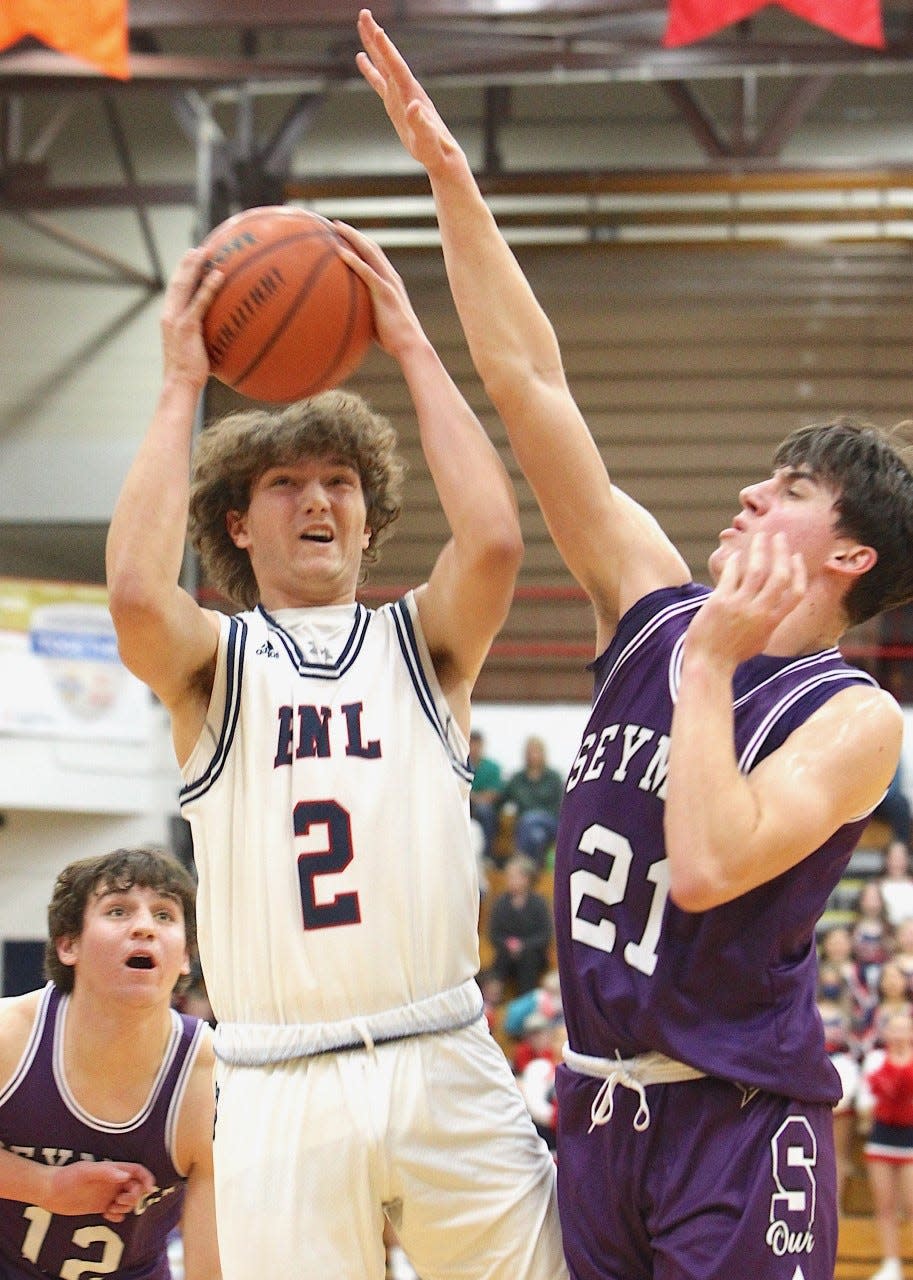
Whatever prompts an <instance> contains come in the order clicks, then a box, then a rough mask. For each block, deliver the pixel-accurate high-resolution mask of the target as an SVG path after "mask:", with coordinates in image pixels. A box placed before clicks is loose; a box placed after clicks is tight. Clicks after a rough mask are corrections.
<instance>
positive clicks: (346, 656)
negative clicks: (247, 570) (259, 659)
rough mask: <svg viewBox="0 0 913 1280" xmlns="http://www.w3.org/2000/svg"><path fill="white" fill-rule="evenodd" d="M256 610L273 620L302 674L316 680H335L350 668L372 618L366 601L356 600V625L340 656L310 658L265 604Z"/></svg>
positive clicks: (270, 623)
mask: <svg viewBox="0 0 913 1280" xmlns="http://www.w3.org/2000/svg"><path fill="white" fill-rule="evenodd" d="M256 612H257V613H259V614H261V616H262V617H263V618H264V619H265V620H266V622H267V623H268V624H269V627H270V630H271V631H273V632H274V634H275V636H276V639H277V640H278V641H280V643H281V644H282V646H283V647H284V649H285V651H286V653H287V654H288V656H289V658H290V659H291V662H292V665H293V666H294V667H295V668H296V670H297V671H298V673H299V675H302V676H309V677H313V678H314V679H315V680H335V679H337V678H338V677H339V676H341V675H344V674H345V672H346V671H348V669H349V667H351V665H352V663H353V662H354V661H355V659H356V658H357V657H358V655H359V652H360V651H361V646H362V645H363V644H364V640H365V635H366V634H367V631H368V626H369V624H370V621H371V614H370V611H369V610H368V609H366V608H365V606H364V605H363V604H357V603H356V605H355V611H354V613H353V615H352V629H351V631H350V632H349V638H348V639H347V640H346V642H345V644H344V645H343V647H342V650H341V651H340V654H339V656H338V658H335V659H334V660H333V661H332V662H309V661H308V660H307V659H306V658H305V656H304V654H303V653H302V652H301V649H300V647H299V645H298V642H297V641H296V640H295V637H294V636H293V635H292V634H291V633H290V632H289V631H286V630H285V628H284V627H283V626H282V624H281V623H279V622H277V621H276V619H275V618H274V617H273V616H272V614H270V613H268V612H267V611H266V609H264V608H263V605H262V604H258V605H257V608H256Z"/></svg>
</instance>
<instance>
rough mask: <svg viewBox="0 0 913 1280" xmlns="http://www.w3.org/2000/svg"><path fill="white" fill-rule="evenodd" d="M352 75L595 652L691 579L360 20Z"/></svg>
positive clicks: (446, 135) (413, 91) (463, 164)
mask: <svg viewBox="0 0 913 1280" xmlns="http://www.w3.org/2000/svg"><path fill="white" fill-rule="evenodd" d="M358 30H359V35H360V37H361V41H362V44H363V46H364V52H363V53H360V54H359V55H358V59H357V61H358V66H359V69H360V70H361V73H362V75H363V76H364V77H365V79H366V80H367V82H368V83H369V84H370V85H371V86H372V88H374V90H375V91H376V92H377V94H378V95H379V96H380V98H381V99H382V100H383V103H384V106H385V108H386V110H387V114H388V115H389V117H390V120H391V121H392V123H393V125H394V127H395V129H396V131H397V133H398V134H399V137H400V139H401V141H402V142H403V145H404V146H405V147H406V149H407V151H409V153H410V154H411V155H412V156H413V157H414V158H415V159H416V160H417V161H418V162H419V163H420V164H422V165H423V166H424V167H425V169H426V170H427V172H428V176H429V178H430V181H431V189H432V192H433V195H434V200H435V205H436V208H437V216H438V222H439V225H440V229H441V239H442V245H443V250H444V260H445V264H446V267H447V275H448V279H449V281H450V287H451V291H452V293H453V298H454V302H455V304H456V308H457V311H458V313H459V316H460V320H461V322H462V325H463V329H464V331H465V334H466V339H467V342H468V344H469V349H470V352H471V354H472V359H473V362H474V364H475V366H476V369H477V370H478V372H479V376H480V377H481V378H482V381H483V382H484V384H485V389H486V391H487V393H488V395H489V396H490V397H491V400H492V402H493V404H494V405H495V408H496V409H497V411H498V413H499V415H500V417H501V418H502V420H503V422H504V425H505V428H506V430H507V433H508V436H509V438H510V442H511V447H512V449H513V451H514V453H515V455H516V457H517V460H518V461H519V463H520V466H521V467H522V469H523V472H524V474H525V476H526V477H527V479H528V480H529V482H530V484H531V486H532V488H533V490H534V492H535V494H536V497H537V499H538V502H539V505H540V507H541V509H542V512H543V515H544V517H545V520H546V523H547V524H548V527H549V531H550V533H551V535H552V537H553V539H554V541H555V543H556V545H557V547H558V549H559V551H560V552H561V555H562V556H563V558H564V560H565V563H566V564H567V566H568V568H569V569H570V571H571V572H572V573H573V575H574V577H575V578H576V579H577V580H578V582H579V583H580V584H581V586H582V587H583V588H584V590H585V591H586V592H587V593H588V594H589V596H590V597H591V599H592V600H593V603H594V606H595V609H596V615H597V621H598V625H599V637H598V639H599V642H600V643H603V642H604V641H605V640H606V639H607V638H608V636H609V635H610V634H611V632H612V630H614V626H615V622H616V621H617V618H618V616H619V614H620V613H621V612H623V611H624V610H625V609H626V608H628V607H629V606H630V605H631V604H632V603H633V602H634V601H635V600H636V599H638V598H639V597H640V596H641V595H644V594H645V593H646V592H647V591H650V590H653V589H654V588H656V587H659V586H664V585H673V584H680V583H684V582H687V581H688V577H689V574H688V570H687V568H686V566H685V564H684V562H683V561H682V559H681V557H680V556H679V555H678V553H677V551H676V550H675V548H674V547H673V546H672V545H671V543H670V542H669V541H668V539H667V538H666V537H665V535H664V534H663V533H662V531H661V530H660V528H659V526H658V525H657V524H656V522H655V521H654V519H653V518H652V517H651V516H650V515H649V514H648V513H647V512H646V511H644V509H643V508H642V507H640V506H639V505H638V504H637V503H635V502H634V501H633V500H632V499H631V498H630V497H628V496H627V495H625V494H624V493H622V492H621V491H620V490H618V489H616V488H614V487H613V486H612V485H611V484H610V482H609V477H608V475H607V473H606V469H605V466H604V464H603V461H602V459H601V457H600V455H599V452H598V450H597V448H596V445H595V443H594V441H593V438H592V436H591V435H590V432H589V429H588V427H587V425H586V423H585V422H584V420H583V418H582V416H581V414H580V411H579V409H578V407H577V405H576V403H575V401H574V399H573V396H572V395H571V393H570V390H569V388H568V385H567V380H566V378H565V375H564V369H563V366H562V362H561V353H560V350H559V347H558V343H557V339H556V337H555V333H554V330H553V328H552V325H551V324H550V322H549V320H548V318H547V316H546V315H545V313H544V312H543V310H542V308H541V306H540V305H539V303H538V301H537V300H536V298H535V296H534V294H533V292H532V289H531V288H530V286H529V283H528V282H527V280H526V278H525V276H524V275H523V272H522V271H521V269H520V266H519V264H518V262H517V261H516V258H515V257H514V255H513V252H512V251H511V249H510V246H509V245H508V244H507V242H506V241H505V239H504V237H503V236H502V235H501V233H500V231H499V230H498V227H497V224H496V222H495V220H494V217H493V216H492V214H491V211H490V210H489V208H488V206H487V205H486V203H485V201H484V199H483V198H482V194H481V192H480V190H479V188H478V185H477V184H476V181H475V178H474V177H473V175H472V171H471V169H470V167H469V162H468V160H467V158H466V156H465V154H464V153H463V151H462V149H461V148H460V147H459V145H458V144H457V142H456V140H455V139H454V137H453V135H452V134H451V133H450V131H449V130H448V129H447V127H446V126H445V124H444V122H443V121H442V119H441V117H440V115H439V114H438V112H437V110H436V109H435V107H434V105H433V103H432V102H431V99H430V98H429V97H428V95H427V93H425V91H424V90H423V89H422V87H421V85H420V84H419V83H418V81H417V80H416V79H415V77H414V76H413V75H412V72H411V71H410V70H409V67H408V66H407V65H406V63H405V61H404V60H403V58H402V57H401V56H400V54H399V52H398V51H397V49H396V48H395V46H394V45H393V43H392V42H391V41H390V39H389V38H388V36H387V35H386V34H385V32H384V31H383V30H382V29H381V27H379V26H378V24H377V23H376V22H375V21H374V19H373V18H372V16H371V14H370V12H369V11H368V10H362V12H361V14H360V15H359V20H358Z"/></svg>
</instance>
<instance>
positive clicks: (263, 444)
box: [189, 391, 405, 609]
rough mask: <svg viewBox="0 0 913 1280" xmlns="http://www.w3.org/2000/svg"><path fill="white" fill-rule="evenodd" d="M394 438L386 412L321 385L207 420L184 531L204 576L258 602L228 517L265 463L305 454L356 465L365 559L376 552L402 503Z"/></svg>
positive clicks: (238, 598) (245, 601) (234, 595)
mask: <svg viewBox="0 0 913 1280" xmlns="http://www.w3.org/2000/svg"><path fill="white" fill-rule="evenodd" d="M396 445H397V440H396V432H395V431H394V429H393V427H392V426H391V425H390V423H389V422H388V421H387V419H386V418H384V417H381V416H380V415H379V414H375V413H373V412H372V411H371V409H370V408H369V406H368V405H367V403H366V402H365V401H364V400H363V399H362V397H361V396H358V395H355V394H353V393H352V392H348V391H325V392H323V394H322V395H319V396H312V397H311V398H310V399H308V400H299V401H296V402H295V403H294V404H290V405H288V406H287V407H286V408H284V409H281V410H270V409H248V410H242V411H240V412H238V413H231V414H229V415H228V416H227V417H225V418H222V419H221V420H219V421H218V422H215V423H213V424H212V425H211V426H209V427H206V428H205V429H204V430H203V431H202V432H201V433H200V437H199V440H198V441H197V445H196V448H195V449H194V455H193V464H192V472H191V486H190V523H189V532H190V539H191V543H192V545H193V547H194V548H195V550H196V551H197V552H198V553H199V555H200V560H201V563H202V565H203V569H204V571H205V573H206V575H207V577H208V579H209V581H210V582H211V583H212V584H213V586H214V587H216V589H217V590H219V591H221V592H222V593H223V595H225V596H227V597H228V599H229V600H232V601H234V602H235V603H236V604H238V605H240V606H241V607H242V608H244V609H251V608H253V607H254V605H256V604H257V602H258V601H259V599H260V589H259V587H258V586H257V580H256V578H255V577H254V574H253V570H252V568H251V563H250V557H249V556H248V554H247V551H246V550H244V549H243V548H240V547H237V546H235V543H234V542H233V541H232V539H231V536H230V535H229V532H228V528H227V524H226V517H227V515H228V513H229V511H238V512H241V513H242V514H243V513H244V512H245V511H246V510H247V508H248V506H249V504H250V495H251V492H252V489H253V486H254V484H255V483H256V482H257V480H258V479H259V478H260V476H262V475H263V474H264V473H265V472H266V471H268V470H269V469H270V468H271V467H276V466H286V465H291V464H292V463H294V462H297V461H298V460H299V459H301V458H304V457H309V458H313V457H326V456H332V457H335V458H339V459H340V460H341V461H343V462H346V463H348V464H349V465H351V466H352V467H354V468H355V470H356V471H357V472H358V474H359V476H360V477H361V487H362V491H363V493H364V498H365V506H366V508H367V525H368V528H369V530H370V540H369V543H368V547H367V549H366V551H365V552H364V556H363V559H364V561H365V562H368V563H371V562H373V561H374V560H376V559H377V551H378V547H379V545H380V543H381V542H382V541H383V539H384V537H385V536H386V535H387V533H388V531H389V526H390V525H392V524H393V522H394V520H396V518H397V517H398V515H399V513H400V508H401V505H402V489H403V477H404V474H405V466H404V464H403V462H402V460H401V459H400V457H399V456H398V455H397V452H396Z"/></svg>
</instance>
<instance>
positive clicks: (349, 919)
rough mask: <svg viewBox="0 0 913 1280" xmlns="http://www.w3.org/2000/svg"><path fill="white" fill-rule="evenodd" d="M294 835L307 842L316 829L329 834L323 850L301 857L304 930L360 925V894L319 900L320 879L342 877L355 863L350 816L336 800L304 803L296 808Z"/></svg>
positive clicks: (304, 853)
mask: <svg viewBox="0 0 913 1280" xmlns="http://www.w3.org/2000/svg"><path fill="white" fill-rule="evenodd" d="M293 825H294V830H295V835H296V836H298V837H299V838H302V839H305V838H307V837H308V836H310V835H311V832H312V829H313V828H321V827H322V828H323V829H324V831H325V832H326V836H325V839H324V840H323V842H322V844H321V847H320V848H315V849H313V850H310V849H306V850H305V851H304V852H302V853H299V855H298V882H299V884H300V887H301V915H302V919H303V920H304V927H305V929H330V928H333V927H334V926H336V925H340V924H360V923H361V909H360V907H359V905H358V894H357V893H338V894H336V895H335V897H333V898H331V899H328V900H327V901H325V902H318V900H317V881H318V880H319V879H320V877H321V876H335V875H339V873H340V872H341V871H345V869H346V867H347V866H348V865H349V863H350V862H351V861H352V824H351V823H350V821H349V814H348V811H347V810H346V809H343V807H342V805H339V804H337V803H336V801H335V800H302V801H300V802H299V803H298V804H296V805H295V809H294V817H293Z"/></svg>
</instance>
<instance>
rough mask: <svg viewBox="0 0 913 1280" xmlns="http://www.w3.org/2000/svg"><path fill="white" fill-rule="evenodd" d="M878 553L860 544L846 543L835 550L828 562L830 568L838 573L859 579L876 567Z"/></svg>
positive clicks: (872, 548)
mask: <svg viewBox="0 0 913 1280" xmlns="http://www.w3.org/2000/svg"><path fill="white" fill-rule="evenodd" d="M877 560H878V552H877V551H876V550H875V548H874V547H866V546H863V545H862V544H861V543H858V542H846V543H844V544H842V545H841V546H839V547H838V549H837V550H835V551H834V552H833V553H832V555H831V557H830V559H829V560H828V567H829V568H831V569H833V570H834V571H835V572H836V573H843V574H847V575H848V576H850V577H853V578H859V577H861V576H862V574H864V573H868V571H869V570H870V569H871V568H872V567H873V566H874V565H875V563H876V561H877Z"/></svg>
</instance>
